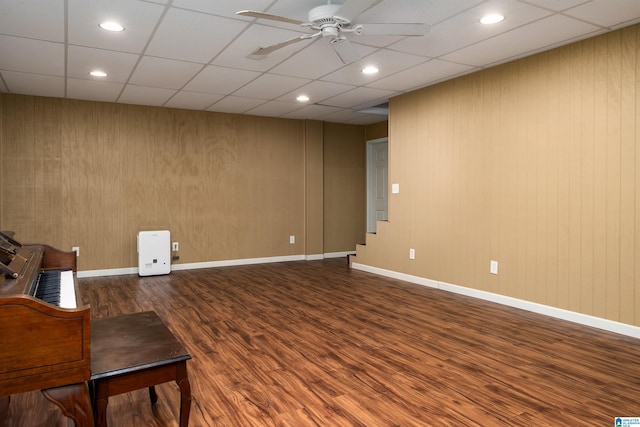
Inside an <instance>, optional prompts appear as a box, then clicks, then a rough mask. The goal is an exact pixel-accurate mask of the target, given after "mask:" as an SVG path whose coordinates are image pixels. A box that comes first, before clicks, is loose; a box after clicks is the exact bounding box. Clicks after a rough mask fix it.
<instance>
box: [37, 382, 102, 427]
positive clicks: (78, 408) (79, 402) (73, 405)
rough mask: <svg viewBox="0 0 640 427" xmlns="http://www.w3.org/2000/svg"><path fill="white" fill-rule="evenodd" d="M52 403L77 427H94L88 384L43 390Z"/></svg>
mask: <svg viewBox="0 0 640 427" xmlns="http://www.w3.org/2000/svg"><path fill="white" fill-rule="evenodd" d="M42 394H43V395H44V397H46V398H47V400H49V401H50V402H52V403H54V404H55V405H57V406H58V407H59V408H60V409H61V410H62V413H63V414H64V415H65V416H66V417H68V418H71V419H72V420H73V422H74V423H75V425H76V427H92V426H93V425H94V423H93V410H92V408H91V399H90V398H89V388H88V387H87V383H79V384H70V385H65V386H62V387H55V388H48V389H46V390H42Z"/></svg>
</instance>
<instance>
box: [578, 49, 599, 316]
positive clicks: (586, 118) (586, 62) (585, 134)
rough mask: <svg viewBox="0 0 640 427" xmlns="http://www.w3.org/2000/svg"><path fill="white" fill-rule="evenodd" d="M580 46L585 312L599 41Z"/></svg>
mask: <svg viewBox="0 0 640 427" xmlns="http://www.w3.org/2000/svg"><path fill="white" fill-rule="evenodd" d="M579 46H581V47H582V63H583V66H582V67H581V68H582V71H581V76H582V77H581V79H582V86H581V90H582V110H581V116H582V132H581V135H580V138H581V140H582V145H581V148H582V150H581V153H580V158H581V159H582V164H581V168H582V169H581V176H580V197H581V199H582V211H581V217H582V226H581V228H580V230H579V233H580V237H581V253H580V285H579V286H580V290H581V292H580V304H579V306H580V308H581V310H582V311H583V312H585V313H590V314H591V313H593V303H594V272H595V268H594V261H595V260H594V253H595V250H596V244H598V245H599V243H598V242H595V239H594V227H593V224H594V221H595V216H594V207H595V197H594V188H595V184H596V182H595V165H596V158H595V137H594V127H595V125H594V123H595V122H596V120H595V115H594V111H595V100H594V98H595V92H594V81H595V80H594V75H595V56H594V53H595V42H594V39H589V40H587V41H585V42H583V43H582V44H580V45H579Z"/></svg>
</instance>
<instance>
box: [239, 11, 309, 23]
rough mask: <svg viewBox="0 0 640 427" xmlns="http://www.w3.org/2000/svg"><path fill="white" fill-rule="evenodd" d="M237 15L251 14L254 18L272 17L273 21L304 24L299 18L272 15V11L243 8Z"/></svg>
mask: <svg viewBox="0 0 640 427" xmlns="http://www.w3.org/2000/svg"><path fill="white" fill-rule="evenodd" d="M236 15H241V16H250V17H252V18H261V19H270V20H272V21H280V22H287V23H289V24H295V25H302V24H304V22H302V21H298V20H297V19H291V18H286V17H284V16H278V15H271V14H270V13H264V12H256V11H255V10H241V11H239V12H236Z"/></svg>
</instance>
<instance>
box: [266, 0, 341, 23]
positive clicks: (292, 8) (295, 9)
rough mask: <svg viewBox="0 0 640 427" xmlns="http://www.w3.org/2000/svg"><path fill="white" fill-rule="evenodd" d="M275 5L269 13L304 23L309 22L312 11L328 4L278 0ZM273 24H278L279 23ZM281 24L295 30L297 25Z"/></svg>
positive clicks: (311, 0) (315, 1)
mask: <svg viewBox="0 0 640 427" xmlns="http://www.w3.org/2000/svg"><path fill="white" fill-rule="evenodd" d="M273 3H274V4H273V6H271V7H270V8H269V9H267V10H266V12H267V13H270V14H272V15H279V16H284V17H286V18H291V19H297V20H299V21H303V22H307V20H308V19H309V11H310V10H311V9H313V8H314V7H317V6H321V5H325V4H327V2H326V0H278V1H276V2H273ZM334 3H344V1H340V0H338V1H336V2H334ZM263 21H264V20H263ZM273 23H274V24H278V23H277V22H273ZM280 24H283V25H287V26H288V27H289V28H295V25H292V24H286V23H280Z"/></svg>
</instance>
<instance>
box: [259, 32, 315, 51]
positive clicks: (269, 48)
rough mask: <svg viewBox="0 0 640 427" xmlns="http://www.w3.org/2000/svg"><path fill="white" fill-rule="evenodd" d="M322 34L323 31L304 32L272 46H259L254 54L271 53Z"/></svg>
mask: <svg viewBox="0 0 640 427" xmlns="http://www.w3.org/2000/svg"><path fill="white" fill-rule="evenodd" d="M320 34H322V33H316V34H303V35H301V36H298V37H294V38H292V39H289V40H285V41H283V42H280V43H276V44H272V45H271V46H266V47H259V48H257V49H256V50H254V51H253V53H252V55H266V54H267V53H271V52H273V51H274V50H278V49H280V48H283V47H285V46H289V45H290V44H294V43H298V42H299V41H302V40H308V39H312V38H315V37H318V36H319V35H320Z"/></svg>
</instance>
